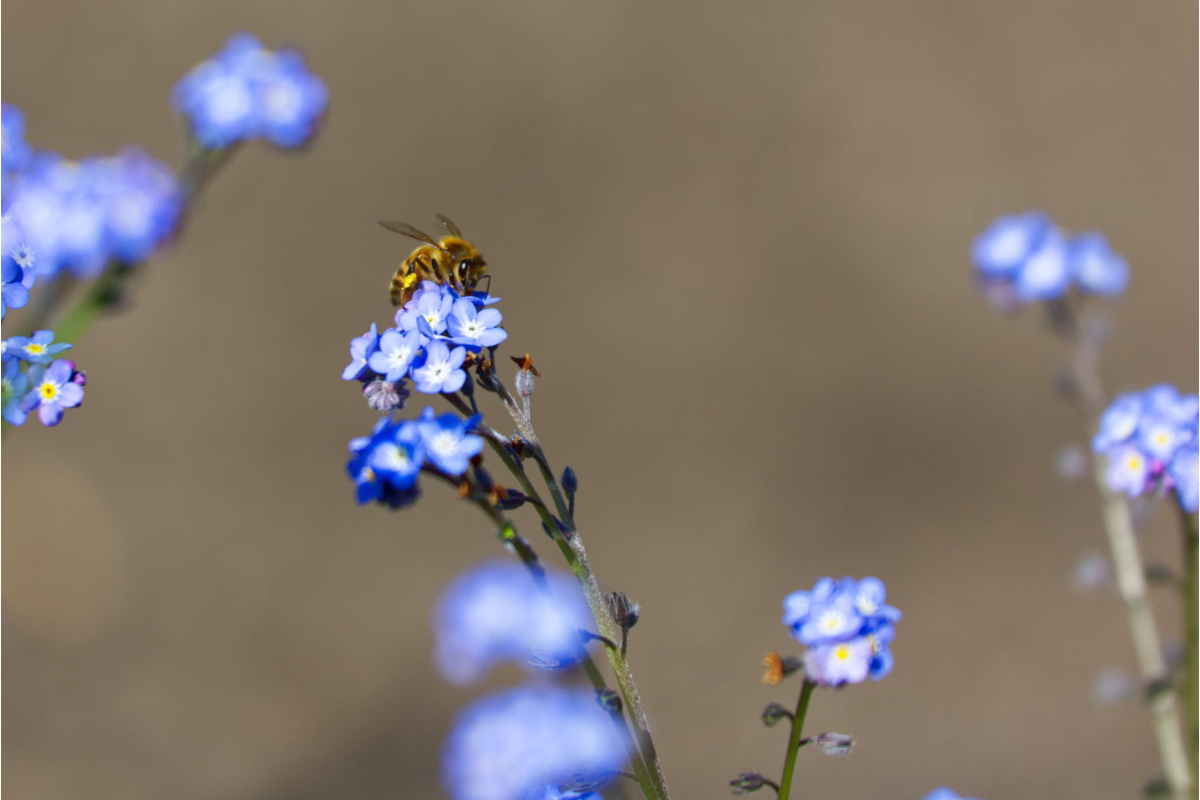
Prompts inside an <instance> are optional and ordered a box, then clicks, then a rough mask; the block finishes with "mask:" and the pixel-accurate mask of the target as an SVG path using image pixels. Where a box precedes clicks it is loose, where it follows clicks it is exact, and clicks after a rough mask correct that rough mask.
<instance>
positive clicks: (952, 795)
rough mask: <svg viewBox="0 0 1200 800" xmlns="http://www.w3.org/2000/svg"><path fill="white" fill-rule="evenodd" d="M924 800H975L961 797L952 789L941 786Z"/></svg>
mask: <svg viewBox="0 0 1200 800" xmlns="http://www.w3.org/2000/svg"><path fill="white" fill-rule="evenodd" d="M924 800H975V798H973V797H961V796H959V794H958V792H955V791H953V790H952V789H947V788H946V787H945V786H940V787H938V788H937V789H934V790H933V791H932V792H930V793H929V794H927V795H925V797H924Z"/></svg>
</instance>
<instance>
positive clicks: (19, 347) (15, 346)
mask: <svg viewBox="0 0 1200 800" xmlns="http://www.w3.org/2000/svg"><path fill="white" fill-rule="evenodd" d="M53 342H54V331H36V332H35V333H34V334H33V336H30V337H29V338H26V337H24V336H13V337H12V338H10V339H9V340H8V341H7V342H5V345H6V346H5V348H4V351H5V357H6V358H19V359H22V360H24V361H28V362H30V363H31V364H49V363H50V362H51V361H52V360H53V359H54V356H56V355H58V354H59V353H61V352H63V351H64V350H69V349H70V348H71V345H69V344H67V343H66V342H59V343H58V344H54V343H53Z"/></svg>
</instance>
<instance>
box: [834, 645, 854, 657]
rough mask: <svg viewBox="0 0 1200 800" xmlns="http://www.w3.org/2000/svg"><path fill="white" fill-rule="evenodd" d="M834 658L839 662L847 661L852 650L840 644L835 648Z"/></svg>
mask: <svg viewBox="0 0 1200 800" xmlns="http://www.w3.org/2000/svg"><path fill="white" fill-rule="evenodd" d="M833 657H834V658H836V659H837V660H838V661H845V660H846V659H848V658H849V657H850V648H849V647H847V646H846V645H844V644H839V645H838V646H837V647H835V648H833Z"/></svg>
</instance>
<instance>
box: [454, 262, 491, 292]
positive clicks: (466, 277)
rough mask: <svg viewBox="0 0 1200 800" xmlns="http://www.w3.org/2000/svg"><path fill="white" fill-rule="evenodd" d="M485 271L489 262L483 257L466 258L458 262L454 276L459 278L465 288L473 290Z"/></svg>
mask: <svg viewBox="0 0 1200 800" xmlns="http://www.w3.org/2000/svg"><path fill="white" fill-rule="evenodd" d="M485 271H487V264H486V262H484V260H483V259H482V258H464V259H463V260H462V261H460V262H458V269H457V270H456V271H455V275H454V277H456V278H457V279H458V281H459V283H460V284H462V286H463V288H464V289H466V290H467V291H468V292H472V291H474V290H475V284H477V283H479V279H480V278H482V277H483V273H484V272H485Z"/></svg>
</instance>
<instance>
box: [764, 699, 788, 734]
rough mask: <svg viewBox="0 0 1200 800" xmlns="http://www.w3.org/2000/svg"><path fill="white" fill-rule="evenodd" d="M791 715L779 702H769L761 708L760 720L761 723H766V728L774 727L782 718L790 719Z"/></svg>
mask: <svg viewBox="0 0 1200 800" xmlns="http://www.w3.org/2000/svg"><path fill="white" fill-rule="evenodd" d="M791 716H792V713H791V712H790V711H788V710H787V709H786V708H784V707H783V706H781V705H779V703H771V705H769V706H767V707H766V708H764V709H763V712H762V721H763V725H766V726H767V727H768V728H774V727H775V726H776V725H778V724H779V723H780V722H782V721H783V720H785V719H791Z"/></svg>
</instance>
